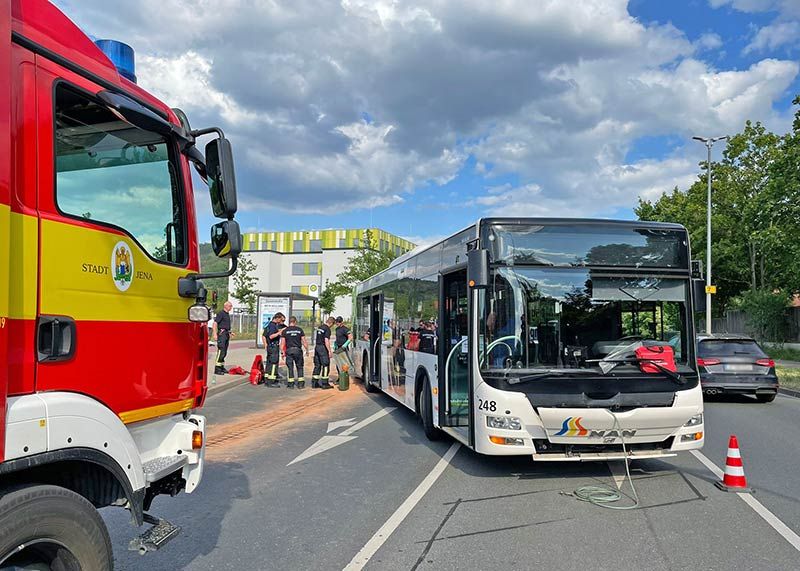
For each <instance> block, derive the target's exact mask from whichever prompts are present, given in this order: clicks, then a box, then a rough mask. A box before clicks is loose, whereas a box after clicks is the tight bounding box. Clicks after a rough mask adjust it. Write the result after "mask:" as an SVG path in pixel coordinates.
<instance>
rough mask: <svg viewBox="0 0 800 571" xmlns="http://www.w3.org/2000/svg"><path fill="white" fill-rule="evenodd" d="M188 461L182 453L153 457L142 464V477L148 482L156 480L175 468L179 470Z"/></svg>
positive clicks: (170, 472)
mask: <svg viewBox="0 0 800 571" xmlns="http://www.w3.org/2000/svg"><path fill="white" fill-rule="evenodd" d="M187 462H188V458H186V456H185V455H183V454H180V455H179V454H175V455H174V456H162V457H160V458H153V459H152V460H148V461H147V462H145V463H144V464H142V470H144V479H145V481H146V482H147V483H148V484H151V483H153V482H157V481H158V480H160V479H161V478H163V477H164V476H169V475H170V474H172V473H173V472H174V471H175V470H179V469H180V468H182V467H183V466H184V465H185V464H186V463H187Z"/></svg>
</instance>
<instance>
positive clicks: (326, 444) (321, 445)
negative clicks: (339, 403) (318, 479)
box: [287, 407, 394, 466]
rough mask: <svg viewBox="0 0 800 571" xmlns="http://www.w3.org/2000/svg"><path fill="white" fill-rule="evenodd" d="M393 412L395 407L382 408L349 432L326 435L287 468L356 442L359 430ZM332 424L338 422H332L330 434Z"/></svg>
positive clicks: (352, 427)
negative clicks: (345, 444) (355, 433)
mask: <svg viewBox="0 0 800 571" xmlns="http://www.w3.org/2000/svg"><path fill="white" fill-rule="evenodd" d="M393 410H394V407H387V408H382V409H381V410H379V411H378V412H376V413H375V414H373V415H372V416H368V417H367V418H365V419H364V420H362V421H361V422H359V423H358V424H356V425H355V426H351V427H350V428H348V429H347V430H343V431H342V432H341V433H340V434H326V435H325V436H323V437H322V438H320V439H319V440H317V441H316V442H315V443H314V444H312V445H311V446H309V447H308V448H307V449H306V451H305V452H303V453H302V454H300V456H298V457H297V458H295V459H294V460H292V461H291V462H289V463H288V464H287V466H291V465H292V464H295V463H297V462H302V461H303V460H307V459H308V458H311V457H312V456H316V455H317V454H319V453H321V452H325V451H326V450H330V449H331V448H336V447H337V446H339V445H340V444H344V443H345V442H350V441H351V440H355V439H356V438H358V436H352V434H353V433H354V432H356V431H357V430H361V429H362V428H364V427H365V426H367V425H368V424H372V423H373V422H375V421H376V420H379V419H381V418H383V417H384V416H386V415H387V414H389V413H390V412H392V411H393ZM349 420H354V419H352V418H351V419H348V421H349ZM348 421H343V420H340V421H338V422H348ZM331 424H336V422H331V423H329V424H328V431H329V432H330V430H331V428H330V425H331ZM341 426H346V425H341Z"/></svg>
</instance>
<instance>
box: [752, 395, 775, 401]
mask: <svg viewBox="0 0 800 571" xmlns="http://www.w3.org/2000/svg"><path fill="white" fill-rule="evenodd" d="M776 396H778V393H771V394H761V395H756V398H757V399H758V402H772V401H774V400H775V397H776Z"/></svg>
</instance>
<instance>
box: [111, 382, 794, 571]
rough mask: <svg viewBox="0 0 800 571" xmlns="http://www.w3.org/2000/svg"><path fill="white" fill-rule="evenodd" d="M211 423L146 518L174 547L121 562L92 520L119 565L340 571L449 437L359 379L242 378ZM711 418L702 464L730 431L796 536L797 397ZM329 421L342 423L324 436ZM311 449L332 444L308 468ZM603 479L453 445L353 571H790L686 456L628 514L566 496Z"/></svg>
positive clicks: (125, 531)
mask: <svg viewBox="0 0 800 571" xmlns="http://www.w3.org/2000/svg"><path fill="white" fill-rule="evenodd" d="M381 411H383V412H381ZM205 413H206V414H207V416H208V417H209V425H210V429H209V437H208V442H209V449H208V458H207V459H208V462H207V471H206V474H205V476H204V480H203V482H202V485H201V487H200V489H199V490H198V491H197V492H196V493H194V494H192V495H185V494H183V495H181V496H179V497H176V498H168V497H167V498H158V499H157V500H156V501H155V503H154V506H153V509H152V510H151V511H152V513H154V514H156V515H158V516H161V517H165V518H167V519H169V520H170V521H172V522H174V523H176V524H178V525H181V526H182V527H183V532H182V534H181V535H180V536H179V537H178V538H177V539H175V540H174V541H173V542H171V543H170V544H169V545H167V546H166V547H165V548H164V549H162V550H161V551H159V552H158V553H154V554H149V555H146V556H144V557H141V556H139V555H137V554H135V553H131V552H128V551H126V546H127V542H128V540H129V539H130V538H131V537H132V535H133V533H134V531H135V530H134V528H133V527H132V526H131V525H130V523H129V520H128V518H127V516H126V512H124V511H122V510H112V509H106V510H104V517H105V518H106V520H107V522H108V524H109V528H110V530H111V533H112V542H113V544H114V549H115V557H116V561H117V569H120V570H134V569H136V570H138V569H146V570H148V571H152V570H159V569H191V570H200V569H202V570H216V569H237V570H238V569H255V570H260V569H264V570H267V569H287V570H288V569H292V570H296V569H322V570H327V569H332V570H339V569H343V568H345V567H346V566H347V565H348V563H350V562H351V560H352V559H353V558H354V556H356V554H357V553H358V552H359V550H361V549H362V547H364V546H365V545H367V544H368V543H370V544H373V543H374V542H371V541H370V540H371V538H372V537H373V535H374V534H375V533H376V531H377V530H378V529H379V528H381V526H382V525H384V524H385V523H386V522H387V520H389V519H390V517H391V516H392V514H393V513H394V512H395V510H397V509H398V507H399V506H401V504H403V503H404V501H405V500H406V499H407V498H408V497H409V496H410V495H411V494H412V492H413V491H414V490H415V489H416V488H417V486H418V485H419V484H420V483H421V482H423V480H425V479H426V476H428V474H429V473H430V472H431V471H432V470H433V469H434V467H435V466H437V464H438V463H439V462H440V458H441V457H442V456H443V455H445V453H446V451H447V450H448V449H449V448H450V446H451V444H452V442H451V441H447V440H445V441H442V442H435V443H430V442H428V441H427V440H426V439H425V437H424V435H423V433H422V429H421V427H420V426H419V425H418V423H417V421H416V419H415V417H414V416H413V415H412V414H411V413H410V412H409V411H407V410H405V409H403V408H400V407H399V406H397V405H396V404H395V403H394V401H392V400H391V399H390V398H388V397H386V396H383V395H367V394H366V393H364V392H363V391H362V390H361V387H360V386H354V387H352V388H351V390H350V391H349V392H347V393H341V392H339V391H335V390H334V391H311V390H309V389H306V390H304V391H296V390H295V391H288V390H286V389H268V388H263V387H251V386H249V385H245V386H242V387H237V388H235V389H231V390H228V391H225V392H224V393H220V394H218V395H216V396H215V397H212V398H211V399H209V401H208V403H207V405H206V409H205ZM706 415H707V424H706V429H707V438H708V439H707V444H706V448H705V449H704V451H703V452H704V454H705V455H706V456H707V457H708V458H709V459H710V460H711V461H712V462H714V463H715V464H716V465H717V466H723V465H724V463H725V451H726V447H727V439H728V436H729V434H732V433H734V434H736V435H737V436H738V437H739V441H740V445H741V447H742V456H743V459H744V464H745V472H746V475H747V477H748V479H749V481H750V484H751V485H752V486H753V487H754V488H756V493H755V495H754V496H755V497H756V498H757V499H758V500H760V501H761V502H762V503H763V505H764V506H765V507H766V508H768V509H769V510H771V511H772V513H773V514H774V515H775V516H777V517H778V518H780V519H781V520H782V521H783V522H784V523H785V524H786V525H787V526H789V528H791V529H793V530H794V532H796V533H799V534H800V502H799V500H800V481H798V478H796V477H795V474H796V473H797V472H798V468H800V455H798V453H797V452H798V442H800V422H798V419H799V418H800V399H792V398H788V397H783V396H779V397H778V399H777V400H776V401H775V402H774V403H771V404H759V403H756V402H755V401H751V400H750V399H747V398H744V397H742V398H738V399H725V400H717V401H714V402H710V403H708V404H707V407H706ZM335 421H344V422H342V423H341V424H340V425H339V426H333V427H331V432H330V433H328V434H327V436H326V431H327V430H328V428H329V423H331V422H335ZM323 437H325V438H323ZM321 438H322V441H321V442H320V439H321ZM315 443H316V444H317V446H322V447H323V448H324V447H325V446H327V445H331V446H332V447H331V448H330V449H327V450H324V451H322V452H320V453H318V454H314V455H310V456H309V457H307V458H305V459H302V457H301V455H302V454H303V453H304V452H306V451H307V450H308V449H309V447H311V446H312V445H315ZM334 445H335V446H334ZM298 457H301V459H300V460H299V461H296V462H294V463H292V461H293V460H295V459H297V458H298ZM290 463H291V464H290ZM612 468H613V469H614V470H615V471H616V472H617V473H618V468H619V467H618V466H614V467H611V468H610V467H609V466H608V464H606V463H586V464H575V463H542V464H534V463H533V462H532V461H531V460H530V459H527V458H488V457H481V456H478V455H476V454H474V453H472V452H470V451H468V450H466V449H463V448H460V449H459V450H458V451H457V452H456V454H455V456H454V457H453V459H452V461H451V462H450V464H449V465H448V466H446V467H445V468H444V471H443V472H442V473H441V476H440V477H439V478H438V479H437V480H436V481H435V482H434V483H433V485H432V486H431V488H430V490H429V491H428V492H427V493H426V494H425V495H424V496H423V497H422V499H421V501H419V503H417V504H416V505H414V507H413V509H411V510H410V511H409V512H408V514H407V517H405V519H404V520H403V521H402V522H401V523H400V524H399V526H398V527H397V529H396V530H395V531H394V533H392V534H391V535H390V536H389V537H388V539H385V541H384V540H383V539H382V540H381V541H382V543H381V542H379V543H380V547H379V548H378V549H377V551H376V552H375V554H374V556H373V557H372V558H371V559H370V560H369V562H368V563H367V565H366V567H365V568H366V569H376V570H377V569H402V570H414V569H437V570H440V569H441V570H445V569H488V568H493V569H529V568H541V569H575V568H590V569H613V570H625V569H637V570H639V569H656V570H660V569H689V568H693V569H720V570H722V569H726V570H727V569H787V570H788V569H797V568H798V567H799V566H800V563H799V562H800V552H798V551H797V550H796V549H795V548H794V547H793V546H792V545H791V544H790V543H789V542H788V541H787V540H786V539H784V537H782V536H781V535H779V534H778V533H777V532H776V531H775V530H774V529H773V528H772V527H770V525H768V524H767V523H766V522H765V521H764V520H763V519H762V517H760V516H759V515H758V514H757V513H756V512H755V511H754V510H753V509H752V508H751V507H750V506H749V505H747V504H746V503H745V502H744V501H742V499H741V498H740V497H738V496H737V495H736V494H728V493H724V492H721V491H720V490H718V489H717V488H716V487H715V486H714V485H713V482H714V480H716V477H715V476H714V475H713V474H712V473H711V472H710V471H709V470H708V469H707V468H706V467H705V466H704V465H703V464H702V463H701V462H700V461H698V459H697V458H695V457H694V456H692V455H691V454H683V455H680V456H678V457H675V458H668V459H666V460H660V461H639V462H635V463H634V464H633V478H634V483H635V486H636V490H637V492H638V495H639V498H640V500H641V507H640V508H639V509H636V510H630V511H611V510H606V509H602V508H600V507H597V506H593V505H590V504H586V503H583V502H579V501H577V500H576V499H575V498H574V497H572V496H569V495H565V493H568V492H571V491H572V490H574V489H576V488H578V487H579V486H583V485H594V484H605V485H609V486H611V487H614V486H615V480H614V478H613V477H612V472H611V469H612ZM628 490H629V488H628V484H627V483H625V484H623V491H628Z"/></svg>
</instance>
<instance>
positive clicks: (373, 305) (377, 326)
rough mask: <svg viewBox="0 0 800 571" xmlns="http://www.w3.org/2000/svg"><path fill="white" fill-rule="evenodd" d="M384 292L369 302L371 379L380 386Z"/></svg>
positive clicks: (374, 296) (371, 298)
mask: <svg viewBox="0 0 800 571" xmlns="http://www.w3.org/2000/svg"><path fill="white" fill-rule="evenodd" d="M382 305H383V294H380V293H378V294H375V295H373V296H372V297H370V303H369V308H370V309H369V331H370V336H369V341H368V342H369V347H370V348H369V380H370V381H371V382H373V383H375V384H377V385H378V386H380V384H381V339H382V338H383V336H382V334H381V332H382V327H381V321H382V319H381V306H382Z"/></svg>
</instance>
